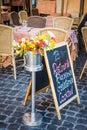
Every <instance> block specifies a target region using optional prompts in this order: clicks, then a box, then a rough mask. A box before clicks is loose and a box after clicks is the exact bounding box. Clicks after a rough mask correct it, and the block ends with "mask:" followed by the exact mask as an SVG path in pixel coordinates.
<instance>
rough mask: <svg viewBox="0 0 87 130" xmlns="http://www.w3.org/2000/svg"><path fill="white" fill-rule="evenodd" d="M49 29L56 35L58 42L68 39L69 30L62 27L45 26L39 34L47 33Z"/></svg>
mask: <svg viewBox="0 0 87 130" xmlns="http://www.w3.org/2000/svg"><path fill="white" fill-rule="evenodd" d="M48 31H50V32H52V33H53V34H54V35H55V38H56V42H57V43H58V42H62V41H65V40H66V36H67V31H65V30H63V29H60V28H44V29H40V31H39V34H43V33H47V32H48Z"/></svg>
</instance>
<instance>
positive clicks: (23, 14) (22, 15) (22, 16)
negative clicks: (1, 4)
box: [18, 10, 28, 23]
mask: <svg viewBox="0 0 87 130" xmlns="http://www.w3.org/2000/svg"><path fill="white" fill-rule="evenodd" d="M18 15H19V18H20V23H22V21H23V20H25V21H27V20H28V14H27V12H26V11H25V10H21V11H19V12H18Z"/></svg>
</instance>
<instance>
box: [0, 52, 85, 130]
mask: <svg viewBox="0 0 87 130" xmlns="http://www.w3.org/2000/svg"><path fill="white" fill-rule="evenodd" d="M85 57H86V56H85V55H84V53H82V52H81V54H79V56H78V58H79V60H77V61H76V63H75V66H74V70H75V76H76V82H77V87H78V91H79V95H80V100H81V104H79V105H78V104H77V101H76V100H75V101H73V102H71V103H70V104H68V105H67V106H66V107H64V108H63V109H62V110H60V113H61V120H60V121H59V120H58V117H57V114H56V109H55V105H54V100H53V96H52V91H51V89H49V91H48V92H47V93H46V91H45V90H44V91H42V92H41V93H39V94H36V95H35V109H36V111H37V112H39V113H41V114H42V117H43V118H42V123H41V125H39V126H36V127H30V126H27V125H25V124H24V123H23V120H22V118H23V115H24V114H25V113H26V112H31V98H30V99H29V100H28V102H27V105H26V106H24V105H23V101H24V97H25V93H26V91H27V87H28V84H29V81H30V79H31V73H30V72H27V71H25V70H24V68H21V69H17V80H14V78H13V70H12V69H6V70H5V69H4V70H3V71H2V69H1V68H0V130H51V129H52V130H87V70H86V71H85V73H84V74H83V77H82V79H81V80H79V75H80V72H81V69H82V66H83V62H84V59H85Z"/></svg>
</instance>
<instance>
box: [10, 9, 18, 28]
mask: <svg viewBox="0 0 87 130" xmlns="http://www.w3.org/2000/svg"><path fill="white" fill-rule="evenodd" d="M10 24H11V25H14V26H20V25H21V24H20V19H19V15H18V13H17V12H15V11H13V12H11V13H10Z"/></svg>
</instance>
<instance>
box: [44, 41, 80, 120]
mask: <svg viewBox="0 0 87 130" xmlns="http://www.w3.org/2000/svg"><path fill="white" fill-rule="evenodd" d="M63 47H65V48H64V49H65V52H66V55H67V59H68V61H69V69H70V72H71V73H70V76H71V79H73V80H72V83H73V84H71V86H70V85H69V87H70V88H68V89H73V91H72V93H73V95H72V97H69V99H68V98H67V100H66V101H64V103H62V104H59V103H58V100H59V99H58V97H57V94H58V92H56V91H55V90H56V89H57V91H59V90H58V88H56V86H54V84H55V83H54V82H55V81H56V80H55V81H53V80H54V79H53V78H54V77H53V74H52V68H51V67H52V66H51V63H50V61H51V60H54V59H55V58H54V57H52V53H54V50H55V49H56V50H57V51H58V50H59V49H61V48H63ZM51 52H52V53H51ZM60 52H61V51H60ZM60 54H62V53H60ZM44 57H45V63H46V68H47V72H48V77H49V82H50V86H51V89H52V94H53V98H54V103H55V107H56V112H57V115H58V119H59V120H60V119H61V114H60V110H61V109H62V108H63V107H65V106H66V105H67V104H69V103H70V102H72V101H73V100H74V99H77V103H78V104H80V99H79V94H78V89H77V84H76V79H75V75H74V69H73V64H72V60H71V57H70V52H69V47H68V44H67V43H66V42H61V43H58V44H57V45H56V47H55V48H54V49H52V50H44ZM60 57H61V56H60ZM63 57H65V55H64V56H63ZM52 58H54V59H52ZM56 58H58V57H57V56H56ZM49 59H50V60H49ZM51 62H52V61H51ZM67 68H68V67H67ZM64 71H65V70H64ZM64 80H65V79H64ZM64 82H65V81H64ZM65 85H66V84H65ZM55 88H56V89H55ZM68 89H67V91H68ZM61 93H62V91H61ZM58 96H59V95H58ZM64 96H65V95H64ZM68 96H71V95H69V91H68ZM68 96H67V97H68Z"/></svg>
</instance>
